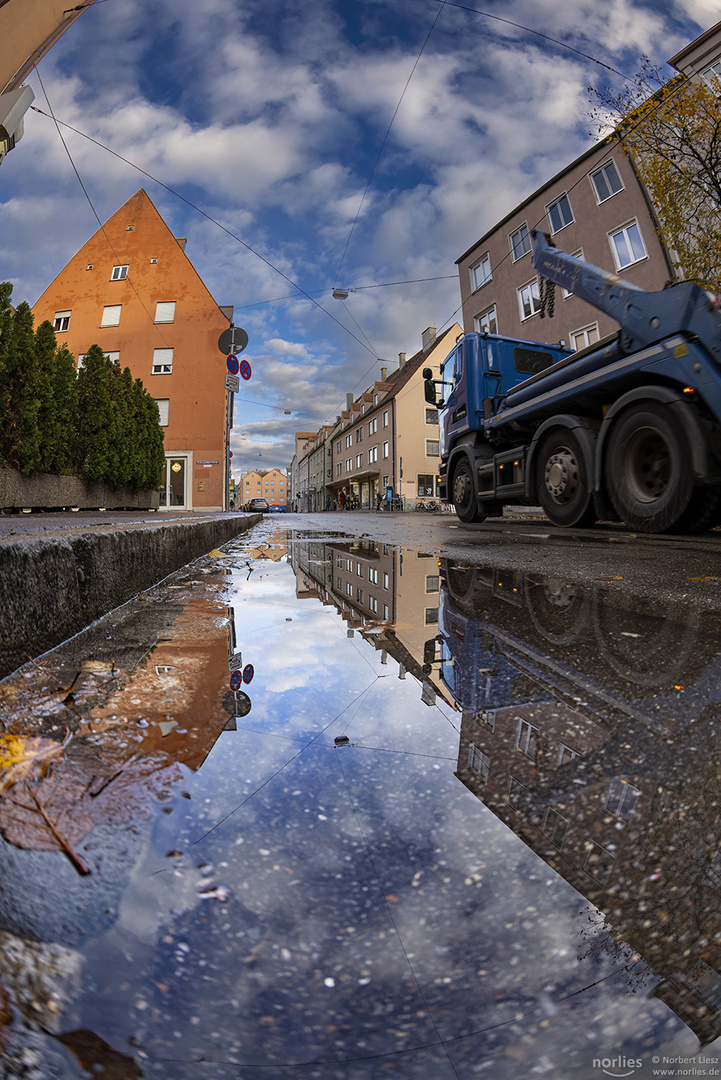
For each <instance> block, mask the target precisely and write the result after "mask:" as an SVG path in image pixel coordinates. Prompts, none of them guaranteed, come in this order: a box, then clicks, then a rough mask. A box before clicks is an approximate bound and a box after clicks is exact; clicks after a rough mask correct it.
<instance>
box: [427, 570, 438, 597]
mask: <svg viewBox="0 0 721 1080" xmlns="http://www.w3.org/2000/svg"><path fill="white" fill-rule="evenodd" d="M439 581H440V578H439V577H438V574H426V592H427V593H431V592H438V589H439V587H440V586H439Z"/></svg>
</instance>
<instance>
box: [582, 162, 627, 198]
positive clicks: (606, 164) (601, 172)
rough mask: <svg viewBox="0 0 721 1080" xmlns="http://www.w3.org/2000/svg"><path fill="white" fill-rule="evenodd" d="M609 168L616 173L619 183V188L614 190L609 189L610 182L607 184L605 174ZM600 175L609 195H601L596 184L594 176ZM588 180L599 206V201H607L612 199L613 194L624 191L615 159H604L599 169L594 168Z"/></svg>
mask: <svg viewBox="0 0 721 1080" xmlns="http://www.w3.org/2000/svg"><path fill="white" fill-rule="evenodd" d="M611 170H613V172H614V173H615V175H616V179H617V180H618V182H619V184H620V185H621V186H620V188H617V189H616V191H611V184H609V182H608V177H607V176H606V172H610V171H611ZM600 175H603V182H604V184H605V185H606V187H607V188H608V190H609V192H610V195H601V192H600V191H599V190H598V186H597V184H596V177H597V176H600ZM589 180H590V181H591V187H592V188H593V193H594V195H595V196H596V202H597V204H598V205H599V206H600V205H601V203H604V202H608V200H609V199H612V198H613V196H614V195H618V194H619V193H620V192H621V191H625V188H624V185H623V180H622V179H621V174H620V172H619V171H618V168H617V166H616V162H615V161H606V162H604V164H603V165H602V166H601V168H600V169H594V170H593V172H592V173H591V175H590V177H589Z"/></svg>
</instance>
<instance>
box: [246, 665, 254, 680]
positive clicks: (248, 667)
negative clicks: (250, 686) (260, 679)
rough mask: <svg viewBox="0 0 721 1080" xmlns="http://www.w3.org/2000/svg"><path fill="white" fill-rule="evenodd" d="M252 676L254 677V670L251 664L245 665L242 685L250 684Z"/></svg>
mask: <svg viewBox="0 0 721 1080" xmlns="http://www.w3.org/2000/svg"><path fill="white" fill-rule="evenodd" d="M254 675H255V668H254V667H253V665H252V664H246V665H245V667H244V668H243V682H244V683H249V682H251V681H252V679H253V676H254Z"/></svg>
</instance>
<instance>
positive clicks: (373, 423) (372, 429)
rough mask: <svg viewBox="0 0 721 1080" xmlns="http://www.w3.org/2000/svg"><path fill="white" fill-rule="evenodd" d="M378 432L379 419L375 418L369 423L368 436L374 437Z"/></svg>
mask: <svg viewBox="0 0 721 1080" xmlns="http://www.w3.org/2000/svg"><path fill="white" fill-rule="evenodd" d="M377 430H378V417H377V416H374V417H373V419H372V420H369V421H368V434H369V435H374V434H375V432H376V431H377Z"/></svg>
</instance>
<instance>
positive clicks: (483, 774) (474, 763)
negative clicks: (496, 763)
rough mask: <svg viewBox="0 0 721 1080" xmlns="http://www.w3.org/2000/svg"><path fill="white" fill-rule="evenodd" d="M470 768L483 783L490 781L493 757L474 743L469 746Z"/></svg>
mask: <svg viewBox="0 0 721 1080" xmlns="http://www.w3.org/2000/svg"><path fill="white" fill-rule="evenodd" d="M468 770H469V772H472V773H475V774H476V776H477V777H478V778H479V779H480V782H481V783H482V784H485V783H486V782H487V781H488V777H489V776H490V773H491V759H490V758H489V756H488V754H484V753H483V751H482V750H479V749H478V747H477V746H474V745H473V743H470V744H469V746H468Z"/></svg>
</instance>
